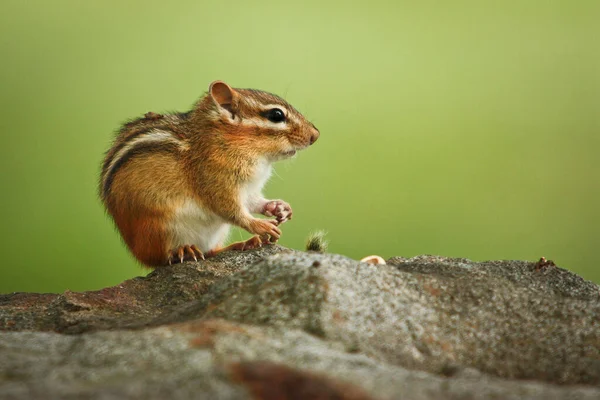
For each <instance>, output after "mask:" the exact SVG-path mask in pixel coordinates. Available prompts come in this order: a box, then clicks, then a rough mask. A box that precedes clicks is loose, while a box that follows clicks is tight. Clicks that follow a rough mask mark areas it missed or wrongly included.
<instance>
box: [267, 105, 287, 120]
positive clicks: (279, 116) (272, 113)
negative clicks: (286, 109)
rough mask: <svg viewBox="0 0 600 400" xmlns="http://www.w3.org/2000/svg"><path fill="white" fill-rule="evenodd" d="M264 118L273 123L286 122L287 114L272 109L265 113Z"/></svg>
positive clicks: (277, 109)
mask: <svg viewBox="0 0 600 400" xmlns="http://www.w3.org/2000/svg"><path fill="white" fill-rule="evenodd" d="M263 116H264V117H265V118H266V119H268V120H269V121H271V122H283V121H285V114H284V113H283V111H281V109H279V108H271V109H270V110H268V111H265V112H264V113H263Z"/></svg>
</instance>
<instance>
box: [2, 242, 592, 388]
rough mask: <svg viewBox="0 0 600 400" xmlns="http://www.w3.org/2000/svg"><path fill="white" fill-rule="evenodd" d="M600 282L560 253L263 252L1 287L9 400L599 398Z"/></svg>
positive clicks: (274, 248) (269, 249) (4, 384)
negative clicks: (115, 279) (518, 257)
mask: <svg viewBox="0 0 600 400" xmlns="http://www.w3.org/2000/svg"><path fill="white" fill-rule="evenodd" d="M599 311H600V290H599V287H598V286H597V285H595V284H593V283H591V282H588V281H585V280H583V279H581V278H580V277H578V276H576V275H574V274H572V273H570V272H568V271H566V270H564V269H561V268H558V267H556V266H554V265H553V264H552V263H537V264H536V263H530V262H520V261H494V262H483V263H476V262H472V261H469V260H466V259H449V258H444V257H434V256H420V257H415V258H412V259H404V258H400V257H395V258H392V259H390V260H388V264H387V265H378V266H374V265H370V264H365V263H359V262H357V261H354V260H351V259H348V258H346V257H342V256H338V255H329V254H326V255H323V254H316V253H302V252H295V251H291V250H288V249H284V248H282V247H279V246H268V247H266V248H263V249H259V250H256V251H250V252H244V253H238V252H231V253H228V254H224V255H221V256H219V257H215V258H214V259H211V260H208V261H203V262H199V263H186V264H183V265H178V266H173V267H165V268H160V269H157V270H156V271H154V272H153V273H151V274H150V275H149V276H147V277H144V278H135V279H132V280H129V281H126V282H124V283H123V284H121V285H119V286H116V287H113V288H107V289H103V290H100V291H96V292H85V293H73V292H67V293H64V294H62V295H58V294H56V295H55V294H10V295H0V398H2V399H4V398H7V399H8V398H14V399H25V398H34V399H36V398H39V399H42V398H44V399H46V398H47V399H52V398H94V399H95V398H98V399H110V398H147V399H154V398H156V399H159V398H160V399H162V398H174V399H185V398H206V399H249V398H259V399H296V398H298V399H300V398H318V399H397V398H402V399H442V398H448V399H488V398H506V399H520V398H531V399H554V398H556V399H559V398H569V399H572V398H582V399H588V398H589V399H592V398H594V399H596V398H600V387H599V386H600V319H599V316H600V313H599Z"/></svg>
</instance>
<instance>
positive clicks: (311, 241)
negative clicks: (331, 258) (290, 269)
mask: <svg viewBox="0 0 600 400" xmlns="http://www.w3.org/2000/svg"><path fill="white" fill-rule="evenodd" d="M326 234H327V232H325V231H314V232H311V233H310V234H309V235H308V239H306V251H315V252H317V253H325V252H326V251H327V246H328V245H329V242H328V241H327V240H325V235H326Z"/></svg>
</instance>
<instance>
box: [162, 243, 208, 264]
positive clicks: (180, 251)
mask: <svg viewBox="0 0 600 400" xmlns="http://www.w3.org/2000/svg"><path fill="white" fill-rule="evenodd" d="M168 258H169V265H171V264H177V263H182V262H184V261H192V260H194V261H198V259H201V260H204V254H203V253H202V251H201V250H200V249H199V248H198V247H197V246H196V245H194V244H193V245H191V246H188V245H185V246H179V247H177V248H175V249H172V250H169V254H168Z"/></svg>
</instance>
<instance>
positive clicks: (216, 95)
mask: <svg viewBox="0 0 600 400" xmlns="http://www.w3.org/2000/svg"><path fill="white" fill-rule="evenodd" d="M208 93H210V97H212V99H213V100H214V101H215V103H217V104H218V105H219V106H221V107H223V108H224V109H226V110H227V111H229V112H232V104H233V103H234V102H235V99H236V97H237V96H238V94H237V92H236V91H235V90H234V89H233V88H232V87H231V86H229V85H228V84H226V83H225V82H223V81H214V82H213V83H211V84H210V87H209V88H208Z"/></svg>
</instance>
